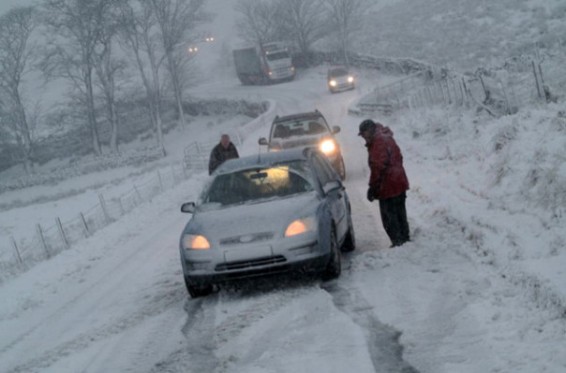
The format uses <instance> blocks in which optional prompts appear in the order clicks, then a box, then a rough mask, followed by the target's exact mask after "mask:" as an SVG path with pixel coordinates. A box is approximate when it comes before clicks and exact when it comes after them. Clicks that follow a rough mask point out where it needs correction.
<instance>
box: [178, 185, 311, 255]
mask: <svg viewBox="0 0 566 373" xmlns="http://www.w3.org/2000/svg"><path fill="white" fill-rule="evenodd" d="M319 203H320V200H319V198H318V196H317V194H316V192H309V193H305V194H302V195H297V196H293V197H288V198H276V199H271V200H265V201H260V202H256V203H250V204H242V205H234V206H229V207H226V208H220V209H216V210H210V211H206V210H200V211H197V212H196V213H195V214H194V215H193V218H192V219H191V220H190V221H189V222H188V223H187V225H186V227H185V230H184V232H185V233H191V234H202V235H204V236H206V237H207V239H208V240H209V241H210V243H211V244H212V245H214V244H218V243H221V242H225V241H226V240H230V239H231V238H233V239H238V238H239V237H242V236H246V235H249V236H250V237H255V236H257V235H258V234H261V236H262V237H263V238H264V239H268V238H270V237H277V236H281V235H282V234H283V232H284V230H285V228H286V227H287V225H288V224H289V223H291V222H292V221H293V220H295V219H299V218H304V217H308V216H313V215H315V214H316V211H317V208H318V205H319ZM250 239H252V238H250Z"/></svg>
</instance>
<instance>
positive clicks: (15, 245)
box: [12, 237, 23, 264]
mask: <svg viewBox="0 0 566 373" xmlns="http://www.w3.org/2000/svg"><path fill="white" fill-rule="evenodd" d="M12 246H13V247H14V251H15V252H16V255H17V256H18V263H20V264H22V263H23V262H22V256H21V255H20V250H19V249H18V244H17V243H16V240H15V239H14V237H12Z"/></svg>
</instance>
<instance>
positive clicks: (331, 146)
mask: <svg viewBox="0 0 566 373" xmlns="http://www.w3.org/2000/svg"><path fill="white" fill-rule="evenodd" d="M319 149H320V151H321V152H323V153H324V154H326V155H329V154H332V153H334V152H335V151H336V144H335V143H334V141H333V140H324V141H323V142H321V143H320V145H319Z"/></svg>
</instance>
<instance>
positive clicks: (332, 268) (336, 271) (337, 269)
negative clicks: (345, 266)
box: [322, 228, 342, 281]
mask: <svg viewBox="0 0 566 373" xmlns="http://www.w3.org/2000/svg"><path fill="white" fill-rule="evenodd" d="M341 273H342V254H341V252H340V248H339V247H338V242H337V241H336V232H335V230H334V228H332V232H331V237H330V260H329V261H328V264H327V265H326V268H324V270H323V272H322V279H323V280H324V281H327V280H332V279H335V278H338V277H340V274H341Z"/></svg>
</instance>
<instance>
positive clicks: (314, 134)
mask: <svg viewBox="0 0 566 373" xmlns="http://www.w3.org/2000/svg"><path fill="white" fill-rule="evenodd" d="M338 132H340V127H338V126H333V127H332V128H330V126H329V125H328V122H326V119H325V118H324V116H323V115H322V113H321V112H320V111H318V110H315V111H311V112H306V113H298V114H292V115H286V116H281V117H280V116H276V117H275V119H274V120H273V123H272V124H271V130H270V132H269V141H268V140H267V139H266V138H264V137H262V138H260V139H259V144H260V145H267V149H268V151H270V152H272V151H280V150H283V149H290V148H296V147H306V146H310V147H316V148H318V149H319V150H320V151H321V152H322V153H324V155H326V157H328V160H329V161H330V163H331V164H332V166H333V167H334V169H335V170H336V172H338V175H340V178H341V179H342V180H344V179H345V178H346V166H345V164H344V158H343V157H342V151H341V149H340V144H339V143H338V141H337V140H336V138H335V136H334V135H335V134H337V133H338Z"/></svg>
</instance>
